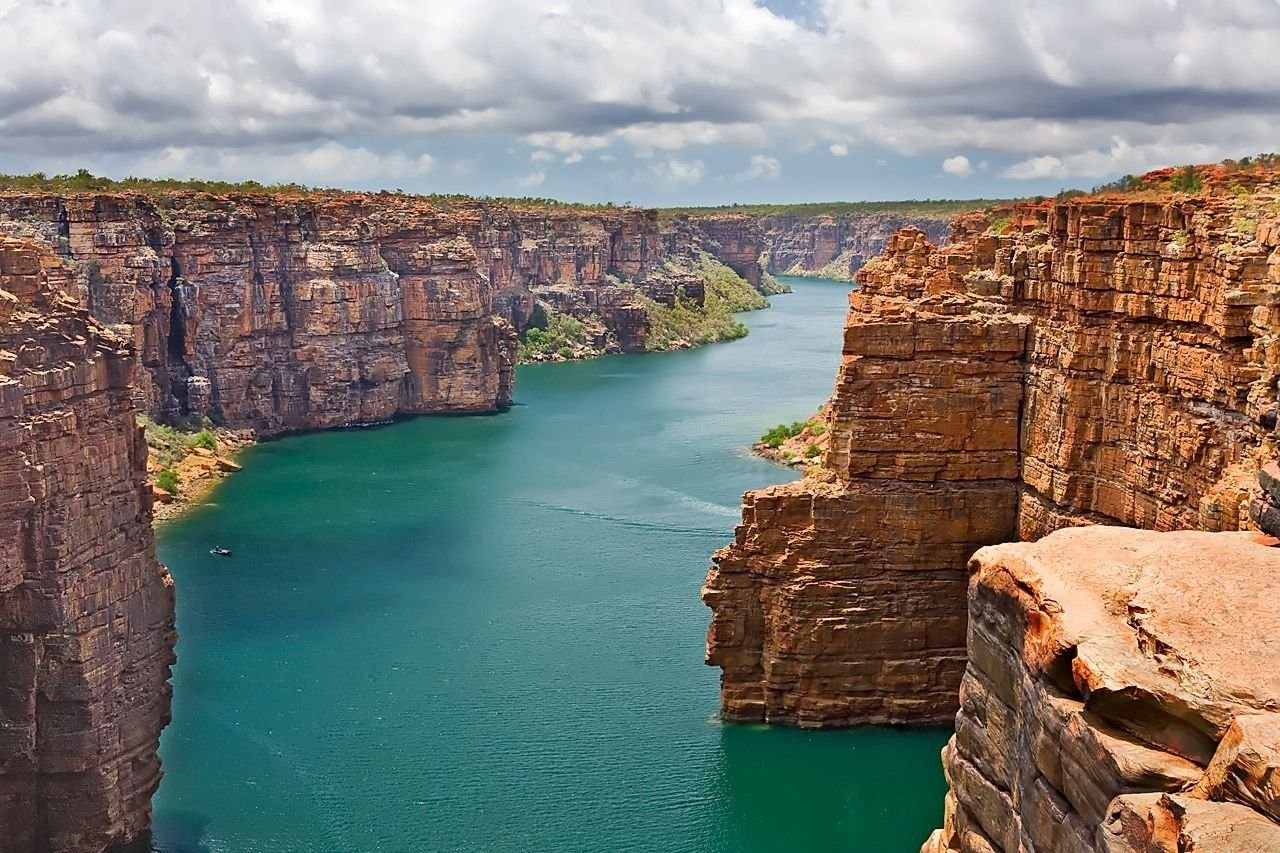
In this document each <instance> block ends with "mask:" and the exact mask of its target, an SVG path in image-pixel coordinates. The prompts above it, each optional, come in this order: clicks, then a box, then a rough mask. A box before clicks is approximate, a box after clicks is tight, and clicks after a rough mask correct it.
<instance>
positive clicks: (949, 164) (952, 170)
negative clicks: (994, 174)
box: [942, 154, 973, 177]
mask: <svg viewBox="0 0 1280 853" xmlns="http://www.w3.org/2000/svg"><path fill="white" fill-rule="evenodd" d="M942 171H944V172H946V173H947V174H948V175H957V176H959V177H964V176H966V175H971V174H973V165H972V164H971V163H970V162H969V158H968V157H966V156H964V155H963V154H957V155H955V156H954V157H948V158H947V159H945V160H943V161H942Z"/></svg>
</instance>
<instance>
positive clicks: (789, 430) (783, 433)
mask: <svg viewBox="0 0 1280 853" xmlns="http://www.w3.org/2000/svg"><path fill="white" fill-rule="evenodd" d="M806 429H807V430H809V434H810V435H812V436H815V437H816V436H819V435H822V434H824V433H825V432H826V431H827V427H826V424H824V423H822V422H821V421H819V420H817V419H815V418H810V419H809V420H807V421H795V422H793V423H789V424H778V425H777V426H776V427H774V428H773V429H771V430H769V431H768V432H766V433H765V434H764V435H762V436H760V443H761V444H763V445H764V446H765V447H772V448H774V449H775V450H776V449H777V448H779V447H781V446H782V445H783V444H784V443H785V442H786V441H787V440H788V439H792V438H795V437H796V436H797V435H799V434H800V433H802V432H804V431H805V430H806ZM810 449H812V450H814V451H815V452H814V453H813V454H812V455H811V454H810V453H809V450H810ZM821 452H822V451H821V450H819V449H818V446H817V445H815V444H810V445H809V447H808V448H806V449H805V458H806V459H812V458H813V457H814V456H817V455H818V454H819V453H821Z"/></svg>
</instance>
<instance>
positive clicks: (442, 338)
mask: <svg viewBox="0 0 1280 853" xmlns="http://www.w3.org/2000/svg"><path fill="white" fill-rule="evenodd" d="M0 228H3V229H4V230H7V231H8V232H10V233H17V234H23V235H26V236H30V237H32V238H35V239H39V240H42V241H43V242H45V243H46V244H47V245H49V246H50V247H51V248H52V249H54V250H55V251H56V252H58V253H59V254H60V256H61V257H62V258H64V259H65V260H67V261H69V262H71V263H74V264H75V265H77V266H78V268H79V270H80V275H79V276H78V280H77V282H76V283H75V284H74V286H73V287H72V288H71V289H72V292H73V293H75V294H77V295H78V296H79V298H80V299H81V302H82V304H83V305H84V306H85V307H87V308H88V309H89V310H90V312H91V313H92V314H93V316H94V317H96V318H98V319H99V320H101V321H102V322H103V323H105V324H108V325H109V326H110V327H111V328H113V329H115V330H117V331H119V332H120V333H122V334H124V335H126V336H128V337H131V338H132V339H133V340H134V343H135V347H136V351H137V353H138V359H139V364H140V367H141V369H142V374H141V375H142V377H143V378H144V379H146V380H147V381H142V382H140V383H139V386H138V392H137V393H138V401H139V404H140V405H141V406H142V407H143V408H144V409H145V410H146V411H147V412H148V413H150V414H151V415H152V416H153V417H155V418H157V419H160V420H172V419H174V418H175V417H177V416H181V415H187V414H195V415H207V416H209V417H211V418H213V419H214V420H215V421H216V422H218V423H220V424H223V425H225V426H227V427H230V428H233V429H245V428H247V429H253V430H255V431H256V432H257V433H258V434H259V435H271V434H275V433H279V432H285V431H289V430H297V429H304V428H318V427H329V426H337V425H342V424H347V423H354V422H375V421H381V420H386V419H388V418H391V417H393V416H395V415H398V414H408V413H422V412H480V411H492V410H495V409H500V408H503V407H505V406H506V405H508V404H509V403H510V400H511V383H512V375H513V373H512V367H513V361H514V355H515V333H516V332H518V331H521V330H523V329H524V328H525V326H526V325H527V324H528V323H529V322H530V320H531V319H532V318H533V317H534V316H535V313H536V311H537V306H538V303H539V302H540V301H541V302H542V304H543V306H544V308H551V309H554V310H559V311H561V312H563V313H568V314H570V315H572V316H576V317H580V318H583V319H584V320H588V321H589V322H592V323H595V324H598V326H599V333H600V337H601V341H600V343H601V350H602V351H636V350H642V349H644V348H645V339H646V334H647V330H648V325H647V318H646V309H645V302H644V299H645V298H652V299H655V300H657V301H659V302H664V301H665V302H668V303H670V302H673V301H674V299H675V298H676V294H677V292H680V290H681V289H682V288H683V291H684V293H685V295H686V296H687V297H688V298H689V299H691V300H694V301H698V300H699V299H700V293H701V280H700V279H697V277H696V276H691V275H688V274H687V273H684V274H682V273H681V271H680V270H677V269H674V268H672V267H671V266H670V265H668V264H667V263H666V260H667V256H668V246H667V239H666V238H665V237H664V235H663V234H662V233H661V232H660V230H659V226H658V221H657V215H656V213H655V212H653V211H643V210H634V209H613V208H569V207H564V208H561V207H555V206H547V207H543V208H537V209H533V208H528V209H526V208H519V207H512V206H508V205H504V204H501V203H498V202H479V201H472V200H465V199H447V200H438V199H437V200H432V199H426V198H419V197H410V196H400V195H391V194H379V195H359V194H344V193H317V194H312V195H308V196H306V197H300V196H279V195H267V194H259V195H254V194H230V195H223V196H218V195H209V194H204V193H190V192H175V193H172V194H169V195H165V196H159V197H151V196H146V195H142V194H137V193H87V194H72V195H65V196H59V195H53V194H20V193H8V194H0ZM704 239H705V235H701V234H698V233H694V232H692V231H691V232H690V234H689V235H688V237H687V239H685V240H683V241H677V242H679V243H680V246H679V248H680V250H681V251H684V252H686V253H691V252H692V251H694V242H695V241H696V240H704ZM724 239H726V240H728V239H729V236H728V235H726V236H725V237H724ZM717 245H718V244H717ZM734 250H735V251H737V252H739V253H740V254H741V260H742V262H743V265H744V269H749V268H755V269H756V270H757V275H756V278H755V280H756V281H757V282H758V280H759V275H758V265H755V259H756V253H758V248H757V247H755V245H754V244H751V243H745V244H743V245H741V246H736V247H734ZM748 255H749V257H750V261H751V264H750V265H747V264H746V259H747V257H748ZM735 257H737V256H735ZM752 265H755V266H754V267H752Z"/></svg>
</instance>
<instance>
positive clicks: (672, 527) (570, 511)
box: [505, 498, 725, 537]
mask: <svg viewBox="0 0 1280 853" xmlns="http://www.w3.org/2000/svg"><path fill="white" fill-rule="evenodd" d="M505 502H506V503H512V504H519V505H520V506H527V507H532V508H534V509H542V510H547V511H549V512H561V513H565V514H567V515H576V516H579V517H581V518H591V519H596V520H598V521H607V522H609V523H611V524H617V525H619V526H621V527H631V528H635V529H638V530H656V531H659V532H662V533H672V534H675V535H677V536H717V537H724V535H725V531H724V530H723V529H720V528H712V527H686V526H683V525H678V524H664V523H662V522H657V521H641V520H639V519H635V518H622V517H620V516H616V515H609V514H607V513H603V512H592V511H590V510H585V509H578V508H576V507H571V506H561V505H559V504H553V503H547V502H546V501H535V500H530V499H526V498H508V499H507V500H506V501H505Z"/></svg>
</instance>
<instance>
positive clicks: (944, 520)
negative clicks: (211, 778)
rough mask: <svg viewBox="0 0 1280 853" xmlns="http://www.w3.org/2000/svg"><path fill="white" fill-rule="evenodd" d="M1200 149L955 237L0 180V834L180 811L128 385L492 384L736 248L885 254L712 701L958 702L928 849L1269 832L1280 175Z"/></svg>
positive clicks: (744, 543) (777, 709)
mask: <svg viewBox="0 0 1280 853" xmlns="http://www.w3.org/2000/svg"><path fill="white" fill-rule="evenodd" d="M1207 178H1208V180H1207V181H1206V186H1205V188H1204V191H1203V192H1197V193H1194V194H1186V193H1182V194H1179V193H1173V192H1169V191H1157V192H1147V193H1143V194H1139V195H1137V196H1131V197H1126V196H1102V197H1093V196H1086V197H1082V198H1071V199H1064V200H1062V201H1058V202H1048V201H1045V202H1027V203H1020V204H1018V205H1015V206H1012V207H1005V208H998V209H994V210H988V211H985V212H980V213H971V214H964V215H961V216H959V217H957V218H956V219H955V221H954V222H953V223H952V224H951V226H950V233H949V234H948V235H947V236H946V237H945V239H944V238H943V237H942V236H941V235H940V234H939V232H938V231H937V228H936V226H935V225H933V224H931V223H921V222H911V221H905V222H904V221H902V220H900V219H895V218H894V216H892V215H885V214H877V215H875V216H868V217H864V218H862V219H859V220H856V221H855V220H854V219H851V218H847V217H846V218H843V219H842V218H841V217H838V216H822V217H808V218H805V217H800V218H787V217H785V216H781V215H778V216H774V217H772V218H770V217H767V216H757V215H751V214H746V213H741V212H733V211H725V212H719V213H715V214H704V213H696V212H692V213H677V214H675V215H665V214H659V213H658V212H656V211H643V210H634V209H629V208H575V207H568V206H555V205H548V204H542V205H539V206H522V205H520V204H516V203H504V202H497V201H479V200H471V199H460V198H450V199H427V198H419V197H410V196H401V195H396V194H382V195H365V194H351V193H316V194H308V195H305V196H297V197H292V196H291V197H284V196H280V195H269V194H254V193H243V194H242V193H228V194H223V195H210V194H206V193H192V192H179V193H175V194H171V195H168V196H162V197H156V196H152V195H147V194H143V193H125V192H92V193H70V194H57V193H30V192H6V193H0V231H3V232H4V233H7V234H9V235H11V237H10V238H8V239H5V241H4V243H3V245H2V246H0V275H2V276H3V277H2V278H0V291H3V292H0V401H2V402H3V408H0V441H2V442H4V445H5V446H4V448H3V449H4V453H3V455H2V456H0V465H3V466H4V467H2V468H0V478H2V479H3V481H4V482H5V483H6V484H8V486H12V487H8V486H7V487H6V489H5V490H4V498H3V503H0V524H3V525H4V526H5V527H6V529H9V530H10V531H11V534H12V535H9V536H6V537H5V542H6V543H7V544H8V543H13V544H8V547H7V549H6V551H5V552H4V553H3V555H0V556H2V557H3V562H2V563H0V615H3V619H4V622H3V624H0V645H2V652H3V655H4V658H5V661H6V663H5V672H6V679H5V684H4V687H5V692H4V694H3V695H4V698H3V700H2V701H3V702H4V704H5V708H4V715H5V719H6V720H8V721H11V723H7V724H6V726H5V728H4V730H3V737H4V748H3V749H2V750H0V817H3V819H4V822H5V824H6V825H10V824H12V825H15V826H22V827H24V828H25V831H26V832H27V834H26V835H24V836H22V837H17V838H15V840H13V841H12V842H11V843H10V842H9V840H8V839H6V840H5V843H6V844H9V845H10V846H8V847H5V846H4V845H3V844H0V849H15V850H19V849H27V848H30V847H37V848H38V847H40V846H45V847H49V848H52V849H59V850H74V851H78V850H86V851H90V850H101V849H104V848H106V847H109V846H112V845H116V844H120V843H126V842H131V841H134V840H137V839H139V838H142V837H143V836H144V835H145V833H146V831H147V828H148V826H149V823H150V808H151V807H150V800H151V795H152V794H153V793H154V791H155V790H156V787H157V785H158V784H159V778H160V768H159V760H158V756H157V752H156V750H157V745H158V738H159V732H160V730H161V729H162V728H163V726H164V724H165V722H166V721H167V719H168V714H169V710H168V708H169V688H168V686H167V680H168V675H169V668H170V666H171V665H172V663H173V660H174V657H173V649H174V644H175V642H176V636H175V632H174V620H173V606H174V596H173V587H172V582H171V581H170V580H169V578H168V573H167V571H166V570H165V569H164V567H163V566H161V565H160V564H159V563H158V562H157V560H156V557H155V551H154V544H153V539H152V533H151V528H150V522H151V516H152V506H151V503H152V500H153V496H152V494H151V492H150V491H149V490H148V489H147V488H146V484H145V475H146V457H147V449H146V445H145V442H144V441H143V438H142V434H141V432H140V429H139V428H138V426H137V425H136V423H137V421H136V418H137V416H138V415H139V414H145V415H148V416H149V417H151V418H153V419H155V420H157V421H161V422H175V421H180V420H183V419H186V418H191V417H196V418H207V419H209V420H210V421H212V422H215V423H217V424H220V425H222V426H224V427H225V428H227V429H232V430H241V431H244V434H245V435H246V437H249V436H256V437H268V436H276V435H281V434H284V433H288V432H295V431H301V430H310V429H319V428H328V427H337V426H345V425H349V424H360V423H378V422H382V421H386V420H390V419H392V418H395V417H398V416H400V415H408V414H418V413H463V412H492V411H498V410H501V409H503V408H505V407H507V406H508V405H510V403H511V399H512V383H513V378H514V366H515V363H516V353H517V339H518V336H519V335H520V334H522V333H527V332H528V331H529V330H530V329H531V328H538V326H537V323H538V322H539V315H540V314H543V315H545V314H547V313H548V312H550V313H552V314H556V315H561V316H564V317H570V318H574V319H576V320H578V321H579V322H580V323H581V324H582V326H583V327H584V328H586V329H588V332H589V334H590V335H592V336H594V337H593V341H592V346H591V348H590V349H591V351H592V352H593V353H594V352H637V351H643V350H646V349H649V348H650V347H651V346H652V345H653V343H654V342H653V341H652V340H650V337H651V332H652V322H651V321H652V318H653V316H654V315H655V314H654V312H655V311H656V310H658V309H655V307H654V306H664V307H667V308H683V309H687V310H696V309H698V308H700V307H702V306H703V305H704V304H705V303H707V302H708V301H709V299H711V297H710V296H709V294H708V290H707V282H708V278H707V277H706V276H705V274H704V271H705V269H706V265H707V264H719V265H723V267H725V268H727V269H729V270H732V274H735V275H736V276H738V277H740V278H741V279H742V280H743V281H745V282H746V283H747V284H749V285H750V286H751V287H753V288H756V289H757V290H762V291H763V290H768V289H769V284H770V283H769V275H770V273H771V272H773V271H778V272H787V273H793V274H794V273H796V272H801V273H809V274H814V273H824V274H830V273H831V272H832V271H833V270H834V271H835V272H836V273H843V272H846V271H847V272H848V273H850V274H853V273H856V278H857V281H858V283H859V284H860V288H859V289H858V290H857V291H855V292H854V293H852V294H851V295H850V300H849V311H848V315H847V319H846V324H845V329H844V334H843V342H842V346H841V351H842V357H841V364H840V368H839V373H838V377H837V381H836V386H835V393H834V395H833V396H832V398H831V400H830V402H829V404H828V405H827V406H826V407H825V409H824V411H823V414H822V421H821V423H822V426H823V427H825V430H824V431H823V433H822V434H821V435H818V434H816V433H814V432H812V430H811V431H810V432H809V433H803V434H804V435H807V436H808V438H810V439H813V441H811V442H810V443H812V444H814V445H815V446H817V447H818V450H819V451H820V457H819V461H818V462H817V464H813V465H810V466H808V467H807V468H806V469H805V472H804V476H803V478H802V479H801V480H799V481H796V482H793V483H789V484H787V485H783V486H773V487H769V488H766V489H763V490H760V491H754V492H749V493H748V494H747V495H746V497H745V499H744V506H743V515H742V524H741V525H740V526H739V527H738V529H737V531H736V535H735V540H734V542H733V543H732V544H731V545H729V546H728V547H727V548H724V549H722V550H721V551H719V552H718V553H717V554H716V556H715V558H714V565H713V566H712V568H711V570H710V573H709V575H708V578H707V582H706V585H705V587H704V589H703V600H704V601H705V602H706V604H707V605H709V606H710V608H711V610H712V622H711V626H710V628H709V630H708V637H707V662H708V663H710V664H713V665H715V666H718V667H720V668H721V670H722V677H721V704H722V712H723V716H724V717H725V718H726V719H729V720H740V721H756V722H768V723H778V724H785V725H795V726H802V727H814V728H818V727H838V726H854V725H871V724H875V725H881V724H888V725H906V724H910V725H921V724H923V725H947V724H952V723H954V725H955V732H956V734H955V737H954V738H953V739H952V742H951V744H950V745H949V746H948V747H947V749H946V750H945V752H944V759H943V763H944V767H945V770H946V773H947V779H948V783H949V785H950V787H951V793H950V794H949V795H948V797H947V800H946V804H945V805H946V817H945V823H944V826H943V828H942V829H940V830H939V831H938V832H936V833H935V834H934V835H933V837H932V838H930V839H929V840H928V841H927V842H926V847H925V850H926V851H928V853H942V851H965V853H967V852H968V851H992V850H1001V851H1014V850H1037V849H1039V850H1059V849H1062V850H1082V851H1095V850H1096V851H1103V850H1107V851H1123V850H1144V849H1170V850H1176V849H1187V848H1186V844H1187V843H1192V842H1187V841H1186V839H1193V840H1194V839H1201V840H1200V841H1198V842H1195V843H1201V844H1202V845H1203V844H1208V843H1210V841H1206V840H1205V839H1212V840H1214V841H1213V843H1222V844H1226V843H1228V842H1226V841H1221V839H1225V838H1228V837H1232V838H1233V839H1234V840H1232V841H1231V842H1230V843H1236V844H1252V845H1253V846H1252V847H1248V846H1242V847H1239V849H1265V848H1266V847H1267V846H1268V845H1271V844H1272V843H1273V833H1274V832H1275V829H1276V826H1277V823H1276V819H1277V817H1280V812H1277V811H1276V808H1275V805H1274V802H1275V798H1274V793H1273V791H1272V788H1271V782H1270V781H1269V780H1270V778H1271V770H1270V768H1271V767H1273V766H1274V760H1273V756H1274V755H1275V754H1276V752H1277V751H1280V738H1277V737H1275V736H1274V734H1273V732H1274V731H1276V728H1275V726H1273V725H1272V722H1271V720H1270V717H1269V715H1270V714H1271V713H1272V712H1273V708H1274V703H1275V695H1274V693H1275V691H1274V689H1273V682H1274V681H1276V678H1275V677H1274V673H1272V672H1271V671H1270V670H1269V669H1268V668H1267V666H1266V665H1263V664H1261V663H1260V662H1262V661H1269V660H1271V659H1274V655H1273V654H1272V653H1271V650H1270V648H1269V646H1268V645H1267V644H1268V642H1269V640H1268V639H1267V638H1268V635H1269V634H1270V633H1273V632H1272V631H1271V629H1270V628H1269V627H1268V626H1270V625H1271V623H1272V622H1274V621H1276V619H1277V617H1278V616H1280V614H1275V613H1272V612H1271V609H1270V608H1271V605H1270V604H1269V603H1268V602H1269V601H1270V600H1271V598H1272V597H1273V596H1272V595H1271V590H1270V586H1269V585H1268V584H1269V583H1270V576H1269V574H1268V572H1267V571H1266V568H1267V567H1268V566H1270V564H1271V563H1272V562H1275V560H1276V559H1277V558H1276V557H1275V555H1276V554H1277V553H1280V552H1277V551H1273V550H1270V545H1272V544H1274V542H1275V540H1273V539H1269V538H1267V536H1266V533H1264V532H1263V531H1266V532H1270V533H1277V532H1280V523H1277V519H1280V510H1278V509H1277V507H1278V506H1280V469H1278V468H1276V467H1275V463H1274V462H1270V460H1271V459H1272V458H1273V457H1274V456H1275V455H1276V436H1275V431H1276V428H1277V414H1278V412H1277V376H1280V347H1278V346H1277V340H1278V339H1277V333H1276V330H1277V328H1280V181H1277V180H1276V179H1275V176H1272V175H1263V176H1261V177H1256V176H1252V175H1247V174H1246V175H1235V174H1231V175H1221V176H1218V175H1215V174H1214V173H1208V174H1207ZM920 224H925V225H927V226H928V228H927V230H926V229H925V228H921V227H919V225H920ZM904 225H905V227H903V228H899V226H904ZM873 254H878V255H879V257H875V258H874V259H871V260H867V258H868V257H869V256H871V255H873ZM683 343H684V344H685V345H687V344H688V342H683ZM817 439H821V441H820V442H818V441H817ZM6 472H7V473H6ZM72 522H74V523H72ZM1019 543H1020V544H1019ZM1211 575H1212V576H1213V577H1214V578H1215V580H1216V581H1217V582H1218V583H1217V584H1216V585H1215V586H1212V587H1207V586H1205V585H1204V579H1205V578H1206V577H1209V576H1211ZM1241 613H1245V614H1247V618H1243V619H1242V618H1238V617H1237V615H1236V614H1241ZM1240 656H1243V660H1244V662H1243V663H1241V662H1239V661H1236V662H1233V660H1232V659H1233V658H1236V657H1240ZM1242 839H1243V841H1242ZM1144 845H1145V846H1144ZM1161 845H1163V846H1161ZM1222 849H1234V848H1228V847H1223V848H1222Z"/></svg>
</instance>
